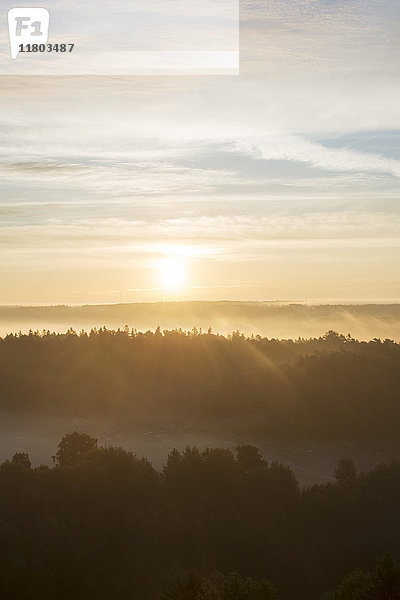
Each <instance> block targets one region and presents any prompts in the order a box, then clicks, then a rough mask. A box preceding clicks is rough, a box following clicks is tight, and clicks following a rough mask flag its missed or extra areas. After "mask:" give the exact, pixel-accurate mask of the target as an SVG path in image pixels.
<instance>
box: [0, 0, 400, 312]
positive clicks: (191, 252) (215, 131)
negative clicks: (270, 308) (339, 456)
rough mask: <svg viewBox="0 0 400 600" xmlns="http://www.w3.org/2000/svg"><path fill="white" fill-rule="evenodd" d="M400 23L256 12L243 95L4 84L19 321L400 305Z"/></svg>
mask: <svg viewBox="0 0 400 600" xmlns="http://www.w3.org/2000/svg"><path fill="white" fill-rule="evenodd" d="M65 1H66V0H65ZM398 8H399V7H398V1H397V0H379V1H378V0H357V1H356V0H272V1H268V2H259V1H257V0H245V1H244V2H243V3H242V7H241V74H240V76H238V77H235V76H201V77H200V76H162V77H156V76H143V77H131V78H123V77H75V78H74V77H70V78H67V77H66V78H57V77H18V78H16V77H6V76H0V109H1V110H0V270H1V273H0V275H1V284H0V304H55V303H71V304H72V303H73V304H77V303H103V302H119V301H120V298H121V290H122V294H123V300H124V301H125V302H128V301H132V302H133V301H159V300H176V299H186V300H193V299H199V300H201V299H211V300H213V299H227V300H231V299H232V300H233V299H236V300H269V299H271V300H273V299H282V300H284V299H300V300H304V299H307V300H324V301H327V300H344V301H360V300H362V301H366V300H374V301H380V300H382V301H387V300H399V299H400V281H399V272H400V269H399V266H400V265H399V246H400V237H399V233H400V227H399V226H400V212H399V182H400V142H399V131H400V103H399V98H400V77H399V76H400V44H399V35H400V20H399V14H400V13H399V10H398ZM0 49H1V51H2V52H5V51H7V52H8V49H7V48H6V36H5V34H4V35H3V34H2V36H0Z"/></svg>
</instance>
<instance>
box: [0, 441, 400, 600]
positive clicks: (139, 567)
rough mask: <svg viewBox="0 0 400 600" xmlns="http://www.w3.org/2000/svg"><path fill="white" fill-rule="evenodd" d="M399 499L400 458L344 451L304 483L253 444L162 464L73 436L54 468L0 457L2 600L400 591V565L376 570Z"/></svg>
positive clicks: (394, 538)
mask: <svg viewBox="0 0 400 600" xmlns="http://www.w3.org/2000/svg"><path fill="white" fill-rule="evenodd" d="M399 506H400V461H393V462H391V463H389V464H382V465H379V466H378V467H376V468H375V469H374V470H372V471H370V472H368V473H357V472H356V470H355V468H354V465H353V464H352V463H351V461H349V460H347V459H342V460H341V461H339V463H338V466H337V469H336V470H335V479H334V480H333V481H332V483H328V484H326V485H318V486H313V487H311V488H308V489H305V490H300V489H299V486H298V484H297V481H296V479H295V477H294V475H293V473H292V471H291V470H290V469H289V468H288V467H286V466H284V465H281V464H277V463H269V462H267V460H266V459H265V458H264V457H263V456H261V455H260V453H259V452H258V450H257V448H255V447H253V446H240V447H238V448H237V451H236V454H235V455H234V454H232V452H230V451H229V450H226V449H221V448H210V449H207V450H205V451H199V450H198V449H196V448H186V450H184V451H183V452H178V451H177V450H175V451H173V452H171V453H170V455H169V456H168V458H167V461H166V464H165V467H164V469H163V470H162V472H158V471H156V470H155V469H154V468H153V467H152V465H151V464H150V463H149V462H148V461H147V460H146V459H139V458H137V457H135V456H134V455H132V454H131V453H130V452H126V451H125V450H123V449H121V448H114V447H98V445H97V442H96V440H94V439H93V438H91V437H89V436H86V435H84V434H78V433H73V434H69V435H67V436H65V437H64V438H63V440H62V441H61V442H60V444H59V448H58V452H57V453H56V454H55V457H54V467H53V468H49V467H46V466H41V467H38V468H35V469H32V467H31V464H30V461H29V457H28V456H27V455H26V454H24V453H18V454H16V455H15V456H14V457H13V459H12V460H11V461H6V462H4V463H3V464H2V465H1V466H0V597H1V598H7V600H47V599H59V600H64V599H65V600H67V599H68V600H70V599H71V598H74V599H77V600H80V599H82V600H83V599H85V600H91V599H93V600H95V599H96V600H98V599H104V600H111V599H112V600H125V599H126V600H128V599H129V600H139V599H140V600H148V599H152V600H274V599H275V597H277V598H279V599H280V600H312V599H319V598H321V597H322V596H323V595H324V594H329V596H328V597H329V598H330V599H332V598H333V599H334V600H350V599H351V600H353V599H354V600H380V599H381V600H398V599H399V594H400V583H399V567H398V565H397V564H396V563H395V562H393V559H392V558H390V557H387V556H386V557H384V558H383V559H381V561H380V562H379V563H378V566H377V567H376V570H375V571H373V569H374V563H375V558H376V557H377V556H383V555H384V554H385V553H387V552H389V553H391V554H392V555H393V556H397V557H398V556H399V554H400V518H399V513H400V509H399ZM355 568H358V569H363V571H360V570H357V571H355V572H353V573H351V572H352V571H353V570H354V569H355ZM368 571H370V573H368ZM185 573H186V574H185ZM349 573H351V575H350V576H349V575H348V574H349ZM343 578H344V580H343ZM341 580H343V582H342V583H341V584H340V581H341ZM335 588H336V589H335ZM332 589H335V591H334V592H330V590H332ZM276 593H277V594H278V595H277V596H276Z"/></svg>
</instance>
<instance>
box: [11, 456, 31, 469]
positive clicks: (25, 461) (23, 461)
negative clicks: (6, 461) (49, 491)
mask: <svg viewBox="0 0 400 600" xmlns="http://www.w3.org/2000/svg"><path fill="white" fill-rule="evenodd" d="M11 462H12V463H13V464H14V465H21V466H22V467H25V468H26V469H30V468H31V466H32V463H31V461H30V459H29V454H27V453H26V452H17V453H16V454H14V456H13V457H12V459H11Z"/></svg>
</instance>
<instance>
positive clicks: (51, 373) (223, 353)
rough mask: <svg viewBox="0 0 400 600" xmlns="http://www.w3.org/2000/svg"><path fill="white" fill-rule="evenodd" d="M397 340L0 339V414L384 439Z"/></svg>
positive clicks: (113, 335) (110, 335) (394, 401)
mask: <svg viewBox="0 0 400 600" xmlns="http://www.w3.org/2000/svg"><path fill="white" fill-rule="evenodd" d="M399 392H400V345H399V344H397V343H395V342H393V341H392V340H384V341H381V340H379V339H374V340H371V341H369V342H360V341H357V340H355V339H353V338H352V337H351V336H350V335H347V336H344V335H339V334H338V333H335V332H333V331H330V332H328V333H327V334H326V335H324V336H323V337H320V338H318V339H307V340H304V339H298V340H294V341H293V340H275V339H268V338H261V337H259V336H256V337H254V336H252V337H250V338H249V337H245V336H243V335H241V334H240V333H239V332H236V333H233V334H232V335H230V336H228V337H224V336H221V335H215V334H213V333H212V332H211V331H208V332H207V333H202V332H200V331H197V330H196V329H194V330H193V331H191V332H183V331H181V330H174V331H165V332H161V331H160V329H159V328H158V329H157V330H156V331H155V332H152V331H147V332H145V333H141V332H137V331H131V330H128V329H127V328H126V329H125V330H117V331H114V330H107V329H106V328H102V329H100V330H92V331H91V332H90V333H85V332H81V333H79V334H77V333H75V332H74V331H72V330H70V331H69V332H68V333H65V334H54V333H50V332H43V333H41V334H40V333H37V332H36V333H34V332H31V333H30V334H29V335H22V334H20V335H9V336H7V337H5V338H4V339H0V410H4V411H9V412H16V411H25V412H28V411H32V412H35V414H38V413H47V414H52V415H54V414H56V415H58V416H69V415H74V416H82V415H86V416H90V417H93V416H96V415H98V416H104V415H105V416H108V415H112V416H113V418H115V419H120V420H121V421H123V422H124V423H126V424H129V423H132V424H138V423H146V424H147V425H151V426H152V427H157V426H160V427H165V426H166V425H168V426H171V427H174V426H175V427H179V426H180V425H181V424H182V423H185V424H186V426H188V427H189V428H190V427H192V428H194V429H196V428H199V427H200V428H201V427H206V428H220V429H224V430H229V431H231V432H235V433H244V432H246V431H250V432H251V433H253V434H257V433H259V434H262V435H266V436H268V437H269V438H282V439H294V438H296V437H299V438H307V439H322V440H329V439H353V440H356V439H371V438H374V439H382V438H384V437H385V438H388V437H391V436H395V435H396V434H397V432H398V430H399V426H400V403H399V400H398V399H399V396H400V393H399Z"/></svg>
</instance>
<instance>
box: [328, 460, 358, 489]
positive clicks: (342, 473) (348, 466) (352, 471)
mask: <svg viewBox="0 0 400 600" xmlns="http://www.w3.org/2000/svg"><path fill="white" fill-rule="evenodd" d="M333 474H334V477H335V479H336V481H337V482H338V483H340V484H347V483H351V482H352V481H354V480H355V479H356V477H357V470H356V467H355V465H354V462H353V461H352V459H351V458H341V459H340V460H339V462H338V464H337V467H336V469H335V470H334V473H333Z"/></svg>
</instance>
